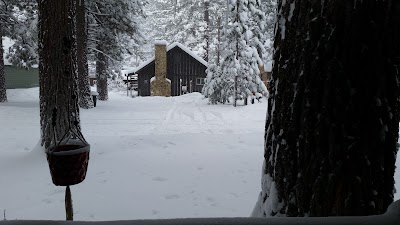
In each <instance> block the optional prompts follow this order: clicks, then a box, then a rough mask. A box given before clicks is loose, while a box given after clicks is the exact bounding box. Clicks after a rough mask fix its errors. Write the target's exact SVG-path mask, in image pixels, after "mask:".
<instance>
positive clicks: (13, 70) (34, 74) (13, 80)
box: [4, 65, 39, 89]
mask: <svg viewBox="0 0 400 225" xmlns="http://www.w3.org/2000/svg"><path fill="white" fill-rule="evenodd" d="M4 72H5V75H6V87H7V89H15V88H32V87H39V69H38V68H30V69H25V68H19V67H15V66H10V65H6V66H5V71H4Z"/></svg>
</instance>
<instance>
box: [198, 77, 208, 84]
mask: <svg viewBox="0 0 400 225" xmlns="http://www.w3.org/2000/svg"><path fill="white" fill-rule="evenodd" d="M205 81H206V79H205V78H196V85H204V84H205Z"/></svg>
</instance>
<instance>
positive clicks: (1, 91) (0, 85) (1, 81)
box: [0, 25, 7, 102]
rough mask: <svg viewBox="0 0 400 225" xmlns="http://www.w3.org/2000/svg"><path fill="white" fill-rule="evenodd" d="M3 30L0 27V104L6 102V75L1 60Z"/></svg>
mask: <svg viewBox="0 0 400 225" xmlns="http://www.w3.org/2000/svg"><path fill="white" fill-rule="evenodd" d="M2 31H3V28H2V26H1V25H0V57H1V60H0V102H6V101H7V89H6V75H5V73H4V60H3V54H4V49H3V37H2V33H3V32H2Z"/></svg>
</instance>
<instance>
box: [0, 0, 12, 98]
mask: <svg viewBox="0 0 400 225" xmlns="http://www.w3.org/2000/svg"><path fill="white" fill-rule="evenodd" d="M14 3H15V2H14V1H7V2H6V1H0V56H1V62H0V102H6V101H7V89H6V78H5V72H4V60H3V59H4V58H3V57H4V49H3V36H7V35H9V34H10V30H11V27H12V26H13V24H15V17H14V16H13V8H14Z"/></svg>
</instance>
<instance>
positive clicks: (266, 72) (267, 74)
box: [259, 61, 272, 92]
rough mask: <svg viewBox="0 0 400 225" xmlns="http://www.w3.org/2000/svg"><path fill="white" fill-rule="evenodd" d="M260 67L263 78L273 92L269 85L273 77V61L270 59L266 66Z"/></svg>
mask: <svg viewBox="0 0 400 225" xmlns="http://www.w3.org/2000/svg"><path fill="white" fill-rule="evenodd" d="M259 69H260V75H261V80H262V81H263V82H264V84H265V86H266V87H267V89H268V91H269V92H271V90H270V86H269V80H270V79H271V73H272V62H271V61H270V62H268V63H267V64H265V65H264V66H260V67H259Z"/></svg>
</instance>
